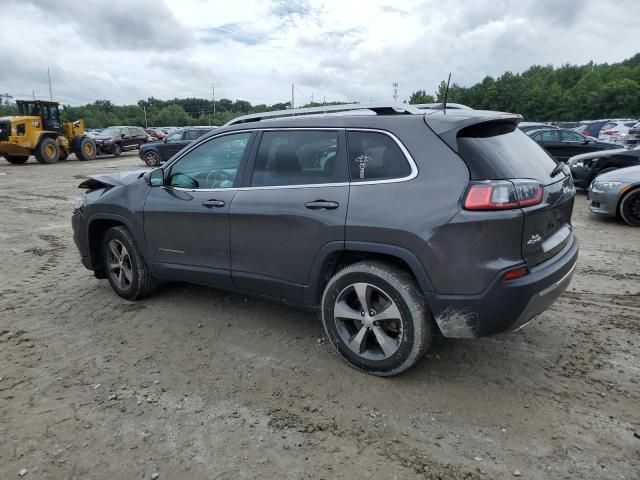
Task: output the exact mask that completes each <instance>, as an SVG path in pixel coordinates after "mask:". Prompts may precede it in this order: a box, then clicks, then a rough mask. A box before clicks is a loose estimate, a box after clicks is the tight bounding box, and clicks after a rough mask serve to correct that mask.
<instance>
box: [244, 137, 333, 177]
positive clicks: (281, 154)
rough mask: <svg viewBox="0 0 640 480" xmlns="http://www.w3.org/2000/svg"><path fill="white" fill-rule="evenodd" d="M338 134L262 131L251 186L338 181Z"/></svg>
mask: <svg viewBox="0 0 640 480" xmlns="http://www.w3.org/2000/svg"><path fill="white" fill-rule="evenodd" d="M337 158H338V132H336V131H310V130H282V131H279V132H264V133H263V134H262V139H261V141H260V146H259V147H258V153H257V155H256V161H255V166H254V169H253V175H252V177H251V185H252V186H254V187H265V186H286V185H314V184H322V183H332V182H336V181H338V180H339V178H340V174H339V166H338V162H337Z"/></svg>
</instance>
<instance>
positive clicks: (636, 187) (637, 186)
mask: <svg viewBox="0 0 640 480" xmlns="http://www.w3.org/2000/svg"><path fill="white" fill-rule="evenodd" d="M637 190H640V183H635V184H633V185H632V186H631V188H629V189H627V190H626V191H625V192H624V194H622V195H620V198H618V203H617V204H616V217H618V218H622V215H621V214H620V206H621V205H622V200H624V198H625V197H626V196H627V195H629V194H631V193H632V192H635V191H637Z"/></svg>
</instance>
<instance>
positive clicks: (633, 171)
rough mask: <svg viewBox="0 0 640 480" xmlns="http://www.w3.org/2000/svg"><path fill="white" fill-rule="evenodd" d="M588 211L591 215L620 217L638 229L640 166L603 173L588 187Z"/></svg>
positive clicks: (639, 222) (639, 217) (639, 218)
mask: <svg viewBox="0 0 640 480" xmlns="http://www.w3.org/2000/svg"><path fill="white" fill-rule="evenodd" d="M589 199H590V200H591V203H590V204H589V209H590V210H591V211H592V212H593V213H598V214H601V215H607V216H609V217H620V218H622V219H623V220H624V221H625V222H627V223H628V224H629V225H631V226H632V227H640V166H637V167H628V168H621V169H619V170H615V171H612V172H608V173H604V174H602V175H600V176H598V177H596V179H595V180H594V181H593V182H592V183H591V186H590V187H589Z"/></svg>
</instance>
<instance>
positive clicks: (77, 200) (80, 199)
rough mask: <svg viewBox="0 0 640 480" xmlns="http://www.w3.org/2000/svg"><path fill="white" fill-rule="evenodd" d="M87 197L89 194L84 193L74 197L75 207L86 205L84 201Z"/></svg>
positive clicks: (75, 208) (76, 208)
mask: <svg viewBox="0 0 640 480" xmlns="http://www.w3.org/2000/svg"><path fill="white" fill-rule="evenodd" d="M86 198H87V194H86V193H83V194H82V195H81V196H80V197H76V198H74V199H73V209H74V210H78V209H80V208H82V207H84V201H85V199H86Z"/></svg>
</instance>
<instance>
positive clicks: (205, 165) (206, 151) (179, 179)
mask: <svg viewBox="0 0 640 480" xmlns="http://www.w3.org/2000/svg"><path fill="white" fill-rule="evenodd" d="M250 137H251V133H237V134H233V135H224V136H221V137H217V138H213V139H211V140H209V141H208V142H204V143H201V144H200V145H198V146H197V147H196V148H194V149H193V150H191V151H190V152H189V153H187V154H186V155H184V156H183V157H182V158H181V159H180V160H178V161H177V162H176V163H175V164H174V165H172V167H171V171H170V173H169V185H171V186H173V187H181V188H190V189H211V188H231V187H233V185H234V182H235V179H236V175H237V173H238V167H239V166H240V162H241V161H242V157H243V155H244V152H245V150H246V148H247V144H248V143H249V138H250Z"/></svg>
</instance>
